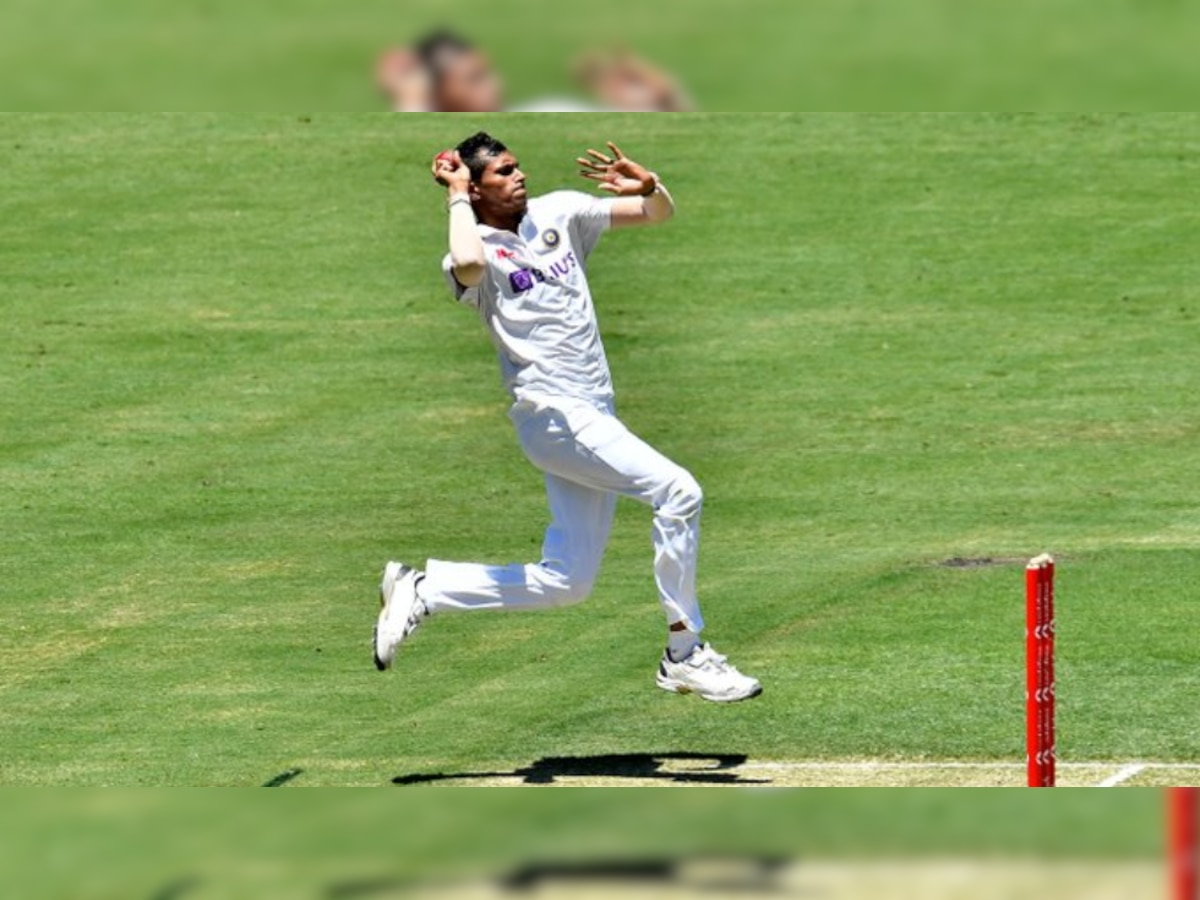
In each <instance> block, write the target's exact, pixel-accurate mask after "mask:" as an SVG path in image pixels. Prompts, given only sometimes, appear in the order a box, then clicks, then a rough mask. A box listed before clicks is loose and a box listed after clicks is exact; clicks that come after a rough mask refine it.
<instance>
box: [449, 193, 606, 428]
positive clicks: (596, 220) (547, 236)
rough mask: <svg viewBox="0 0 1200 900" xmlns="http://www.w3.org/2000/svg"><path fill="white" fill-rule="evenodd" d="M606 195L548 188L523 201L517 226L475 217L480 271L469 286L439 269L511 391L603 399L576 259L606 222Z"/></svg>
mask: <svg viewBox="0 0 1200 900" xmlns="http://www.w3.org/2000/svg"><path fill="white" fill-rule="evenodd" d="M612 202H613V201H612V200H611V199H606V198H601V197H593V196H591V195H590V194H584V193H582V192H580V191H555V192H554V193H551V194H546V195H545V196H543V197H534V198H533V199H532V200H530V201H529V207H528V210H527V211H526V213H525V217H524V218H523V219H522V220H521V224H520V226H519V227H518V229H517V233H515V234H514V233H513V232H511V231H501V230H499V229H496V228H492V227H490V226H487V225H483V224H480V225H479V226H478V227H479V235H480V237H481V238H482V239H483V248H484V252H485V253H486V255H487V272H486V273H485V274H484V276H483V281H482V282H480V284H479V285H478V286H477V287H471V288H465V287H463V286H462V285H461V284H459V283H458V281H457V280H456V279H455V277H454V272H453V269H452V266H451V262H450V254H446V257H445V259H444V260H443V261H442V270H443V272H445V275H446V280H447V282H448V283H449V285H450V287H451V289H452V290H453V291H454V296H455V298H456V299H458V300H459V301H461V302H463V303H466V304H469V305H470V306H472V307H474V308H475V309H476V310H477V311H478V312H479V314H480V316H481V317H482V318H483V321H484V324H485V325H487V328H488V331H489V332H490V333H491V336H492V343H494V344H495V345H496V351H497V353H498V354H499V356H500V368H501V371H502V373H503V375H504V382H505V385H506V386H507V387H508V391H509V393H510V394H512V396H513V399H514V400H517V401H520V400H533V401H537V400H546V399H553V398H556V397H558V398H561V397H568V398H573V399H577V400H585V401H588V402H590V403H593V404H596V405H600V406H609V405H611V403H612V399H613V387H612V378H611V376H610V375H609V371H608V359H607V358H606V357H605V355H604V345H603V343H602V342H601V340H600V328H599V326H598V325H597V323H596V311H595V309H594V307H593V306H592V295H591V291H590V290H589V289H588V281H587V273H586V272H585V271H584V264H585V263H586V262H587V258H588V255H589V254H590V253H591V252H592V249H593V248H594V247H595V246H596V244H597V242H599V240H600V235H602V234H603V233H604V232H605V231H606V230H607V229H608V227H609V225H610V224H611V222H612Z"/></svg>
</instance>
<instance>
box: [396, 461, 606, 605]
mask: <svg viewBox="0 0 1200 900" xmlns="http://www.w3.org/2000/svg"><path fill="white" fill-rule="evenodd" d="M546 498H547V500H548V502H549V504H550V516H551V523H550V527H549V528H547V529H546V536H545V540H544V542H543V545H542V560H541V562H539V563H533V564H529V565H508V566H489V565H480V564H478V563H457V562H446V561H443V560H436V559H431V560H430V561H429V563H428V565H427V566H426V569H425V578H424V579H423V580H422V581H421V583H420V585H419V587H418V591H419V593H420V596H421V599H422V600H423V601H424V603H425V607H426V609H428V610H429V611H430V612H431V613H435V612H446V611H460V612H461V611H468V610H477V609H505V610H530V609H545V608H550V607H556V606H566V605H569V604H572V603H579V602H580V601H582V600H585V599H587V597H588V595H589V594H590V593H591V591H592V585H593V584H594V583H595V580H596V575H597V573H598V572H599V570H600V561H601V559H602V558H603V556H604V548H605V545H606V544H607V543H608V535H609V531H610V530H611V528H612V518H613V511H614V509H615V504H616V497H614V496H613V495H612V494H609V493H607V492H605V491H600V490H596V489H594V488H590V487H585V486H583V485H579V484H575V483H573V482H571V481H568V480H567V479H565V478H561V477H559V476H557V475H553V474H549V473H548V474H547V475H546Z"/></svg>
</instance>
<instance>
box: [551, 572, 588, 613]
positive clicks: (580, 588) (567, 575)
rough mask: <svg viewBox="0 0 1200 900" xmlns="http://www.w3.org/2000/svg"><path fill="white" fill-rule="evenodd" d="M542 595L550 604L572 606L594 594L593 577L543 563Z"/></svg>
mask: <svg viewBox="0 0 1200 900" xmlns="http://www.w3.org/2000/svg"><path fill="white" fill-rule="evenodd" d="M541 570H542V578H541V582H542V596H543V597H545V599H546V602H547V603H548V604H549V605H550V606H570V605H572V604H574V603H582V602H583V601H584V600H586V599H587V598H588V597H590V596H591V594H592V584H593V581H592V579H591V578H582V577H580V575H579V574H576V573H573V572H571V571H569V570H564V569H561V568H558V567H551V566H547V565H545V564H543V565H542V566H541Z"/></svg>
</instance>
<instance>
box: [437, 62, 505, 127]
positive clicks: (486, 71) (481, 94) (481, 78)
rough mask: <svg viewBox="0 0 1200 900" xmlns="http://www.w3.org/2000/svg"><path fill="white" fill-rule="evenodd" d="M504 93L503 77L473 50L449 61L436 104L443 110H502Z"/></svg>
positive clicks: (444, 69)
mask: <svg viewBox="0 0 1200 900" xmlns="http://www.w3.org/2000/svg"><path fill="white" fill-rule="evenodd" d="M501 94H502V91H501V88H500V78H499V76H497V75H496V70H495V69H493V68H492V64H491V63H490V62H489V61H488V58H487V57H486V56H484V55H483V54H482V53H478V52H476V51H474V50H471V51H468V52H465V53H459V54H456V55H455V56H454V57H453V58H452V59H450V60H448V61H447V62H446V64H445V66H444V68H443V70H442V75H441V77H440V78H439V79H438V91H437V98H436V101H437V104H436V105H437V108H438V109H439V110H441V111H442V112H499V111H500V109H501V107H502V101H503V98H502V96H501Z"/></svg>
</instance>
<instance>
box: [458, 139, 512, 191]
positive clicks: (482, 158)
mask: <svg viewBox="0 0 1200 900" xmlns="http://www.w3.org/2000/svg"><path fill="white" fill-rule="evenodd" d="M454 149H455V150H457V151H458V157H459V159H461V160H462V161H463V165H465V166H466V167H467V168H468V169H470V170H471V180H472V181H473V182H475V183H476V184H478V183H479V179H480V178H482V177H483V173H484V172H486V171H487V167H488V162H489V161H490V160H493V159H495V158H496V157H497V156H499V155H500V154H501V153H507V152H508V148H507V147H505V146H504V144H503V143H501V142H500V141H498V140H496V139H495V138H494V137H492V136H491V135H490V134H488V133H487V132H486V131H480V132H477V133H476V134H473V135H471V136H470V137H469V138H467V139H466V140H465V141H463V142H462V143H461V144H459V145H458V146H457V147H455V148H454Z"/></svg>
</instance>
